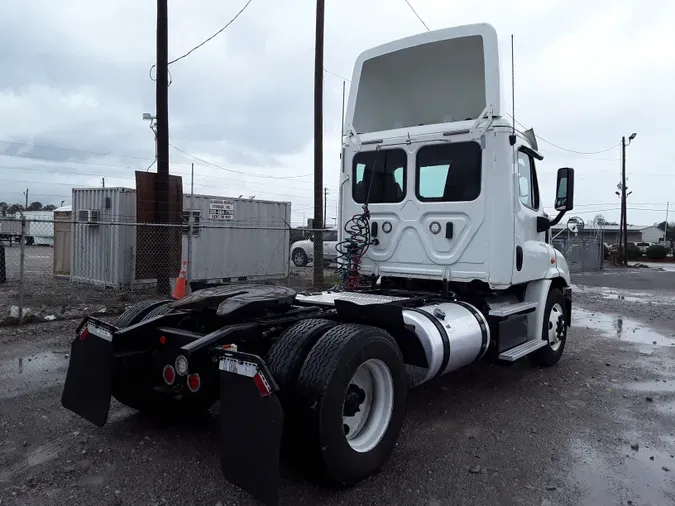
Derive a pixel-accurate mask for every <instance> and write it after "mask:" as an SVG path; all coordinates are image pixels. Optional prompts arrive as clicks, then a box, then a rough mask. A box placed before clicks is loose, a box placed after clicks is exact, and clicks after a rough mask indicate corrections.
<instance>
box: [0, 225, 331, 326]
mask: <svg viewBox="0 0 675 506" xmlns="http://www.w3.org/2000/svg"><path fill="white" fill-rule="evenodd" d="M313 232H314V231H312V230H308V229H303V230H298V229H291V228H290V227H289V226H288V225H287V224H286V223H285V222H283V220H279V221H278V222H277V221H274V220H258V219H250V220H243V221H229V222H226V223H223V224H222V225H221V224H216V225H213V224H207V223H203V222H202V223H200V220H199V216H198V215H189V213H188V216H185V217H184V222H183V223H180V224H166V225H163V224H153V223H135V222H133V221H131V220H124V219H122V218H120V217H118V218H117V219H116V220H115V221H112V222H103V221H95V220H94V221H91V220H88V221H81V220H73V219H71V218H68V219H58V217H57V218H56V219H54V220H29V219H21V218H20V217H18V218H16V219H6V218H4V219H0V242H1V244H0V323H1V324H3V325H15V324H20V323H30V322H41V321H52V320H64V319H73V318H80V317H82V316H84V315H87V314H96V315H105V314H108V315H112V314H119V313H121V312H123V311H124V309H125V308H126V307H127V306H128V305H130V304H132V303H135V302H137V301H139V300H143V299H147V298H157V297H165V296H169V294H171V293H172V291H173V289H174V287H175V286H176V281H177V279H178V278H179V277H180V276H181V271H182V270H183V269H184V271H183V276H184V277H185V279H186V282H187V284H188V286H190V283H192V286H194V287H195V288H199V287H200V286H203V285H204V284H210V283H229V282H233V283H237V282H246V283H267V284H284V285H287V286H291V287H293V288H296V289H308V288H312V287H313V277H312V275H313V269H312V268H311V266H312V258H311V256H312V255H313V244H312V237H313ZM325 234H326V232H324V235H325ZM327 239H331V238H330V237H328V238H327ZM334 246H335V241H330V240H327V241H326V243H325V246H324V251H325V254H326V255H325V256H326V259H327V260H328V262H327V264H326V270H325V271H324V281H325V285H324V286H322V287H321V288H323V287H326V286H331V285H333V284H335V282H336V280H337V278H336V275H335V268H334V266H332V267H331V266H330V265H328V264H329V263H330V260H331V259H334V257H335V252H334ZM331 248H332V250H331ZM299 251H302V252H303V254H305V255H306V257H307V258H306V259H305V260H306V261H300V262H298V261H297V260H298V255H299V254H298V252H299ZM331 251H332V252H331ZM293 252H295V254H296V256H295V260H296V261H295V262H294V261H293V260H292V259H293V257H292V253H293Z"/></svg>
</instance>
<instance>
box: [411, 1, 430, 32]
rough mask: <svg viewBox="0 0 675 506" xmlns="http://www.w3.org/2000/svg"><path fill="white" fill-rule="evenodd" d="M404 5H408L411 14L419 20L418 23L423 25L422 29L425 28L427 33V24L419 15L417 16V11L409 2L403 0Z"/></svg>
mask: <svg viewBox="0 0 675 506" xmlns="http://www.w3.org/2000/svg"><path fill="white" fill-rule="evenodd" d="M405 3H407V4H408V7H410V10H411V11H413V13H414V14H415V16H417V19H419V20H420V23H422V24H423V25H424V28H426V29H427V32H428V31H429V27H428V26H427V24H426V23H425V22H424V20H423V19H422V18H421V17H420V15H419V14H417V11H416V10H415V8H414V7H413V6H412V5H411V4H410V2H409V1H408V0H405Z"/></svg>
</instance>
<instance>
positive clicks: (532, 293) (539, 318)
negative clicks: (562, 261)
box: [525, 272, 557, 341]
mask: <svg viewBox="0 0 675 506" xmlns="http://www.w3.org/2000/svg"><path fill="white" fill-rule="evenodd" d="M556 273H557V272H556ZM556 277H557V276H556ZM552 284H553V280H552V279H539V280H536V281H530V282H529V283H528V284H527V288H526V289H525V301H526V302H536V303H537V310H536V311H533V312H531V313H529V314H528V315H527V339H528V341H531V340H533V339H541V329H542V326H543V325H544V308H545V307H546V299H547V298H548V292H549V291H550V290H551V285H552Z"/></svg>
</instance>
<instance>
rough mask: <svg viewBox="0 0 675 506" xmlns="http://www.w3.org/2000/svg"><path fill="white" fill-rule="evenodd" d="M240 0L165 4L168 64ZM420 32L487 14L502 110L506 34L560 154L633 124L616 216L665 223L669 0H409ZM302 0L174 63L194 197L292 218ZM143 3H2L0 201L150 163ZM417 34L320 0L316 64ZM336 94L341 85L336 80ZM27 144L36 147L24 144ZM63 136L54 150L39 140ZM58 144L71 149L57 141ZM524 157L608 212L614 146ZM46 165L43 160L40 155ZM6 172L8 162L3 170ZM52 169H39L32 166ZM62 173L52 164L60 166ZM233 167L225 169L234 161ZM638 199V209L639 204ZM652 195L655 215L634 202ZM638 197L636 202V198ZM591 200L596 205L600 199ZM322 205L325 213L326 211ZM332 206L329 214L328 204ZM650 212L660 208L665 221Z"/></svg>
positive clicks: (267, 6)
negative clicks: (573, 172)
mask: <svg viewBox="0 0 675 506" xmlns="http://www.w3.org/2000/svg"><path fill="white" fill-rule="evenodd" d="M244 2H245V0H241V1H238V2H229V3H227V4H223V3H222V2H217V1H215V0H203V1H201V2H199V6H198V7H197V6H196V5H195V3H194V2H188V1H187V0H175V1H172V2H171V4H170V6H169V19H170V47H169V53H170V56H171V58H175V57H177V56H180V55H181V54H183V53H185V52H186V51H188V50H189V49H190V48H192V47H194V46H195V45H196V44H198V43H199V42H201V41H202V40H204V38H205V37H208V36H210V35H211V34H213V33H215V32H216V31H217V30H218V29H219V28H220V27H222V26H223V25H224V24H225V23H226V22H227V21H228V20H230V19H231V18H232V17H233V16H234V14H236V12H237V11H238V10H239V9H240V8H241V7H242V6H243V4H244ZM413 4H414V6H415V8H416V10H417V12H418V13H419V14H420V16H422V18H423V19H425V21H426V22H427V24H428V25H429V26H430V27H431V28H432V29H435V28H441V27H445V26H452V25H458V24H464V23H472V22H480V21H486V22H489V23H491V24H493V25H494V26H495V27H496V28H497V30H498V33H499V36H500V45H501V58H500V60H501V67H502V71H503V75H502V83H503V90H502V91H503V95H504V108H505V110H508V111H510V110H511V98H510V92H511V89H510V82H511V76H510V67H511V65H510V64H511V62H510V35H511V34H512V33H513V34H514V35H515V56H516V76H515V82H516V118H517V119H518V121H519V122H521V123H523V124H525V125H527V126H534V127H535V131H536V132H537V133H538V134H540V135H542V136H543V139H546V140H548V141H551V142H552V143H554V144H557V145H558V146H561V147H563V148H567V149H571V150H575V151H581V152H592V151H598V150H601V149H603V148H607V147H610V146H613V145H616V144H617V143H618V142H619V141H620V139H621V136H623V135H625V136H627V135H629V134H630V133H631V132H633V131H636V132H638V137H637V138H636V139H635V141H634V142H633V143H632V144H631V146H630V147H629V148H628V150H627V162H628V165H627V166H628V172H629V174H630V179H629V186H630V187H631V190H632V191H633V194H632V195H631V199H634V200H633V201H634V202H635V204H634V205H633V204H630V201H629V206H632V207H634V208H636V209H635V210H632V209H631V210H630V217H629V221H631V222H634V223H640V224H649V223H653V222H656V221H661V220H662V219H663V217H665V211H664V212H661V209H662V208H663V209H665V202H667V201H668V200H669V199H670V198H672V197H671V193H670V192H671V190H670V189H672V188H673V187H675V176H674V175H673V174H672V173H671V172H672V171H671V169H670V167H669V160H672V159H673V156H674V155H675V147H673V146H674V145H673V144H672V143H671V142H669V140H670V138H671V137H672V127H671V126H670V121H669V118H667V115H666V114H667V101H666V102H665V104H666V105H665V106H664V101H663V98H662V97H667V96H669V93H670V92H669V89H670V84H669V83H671V82H672V81H673V80H674V79H675V60H673V59H672V58H671V59H668V58H667V57H664V55H665V54H667V50H666V48H668V47H673V45H674V44H673V42H675V40H673V39H674V38H675V35H674V33H675V32H673V31H672V30H671V29H670V26H672V23H673V21H675V4H673V3H672V2H666V1H661V2H651V3H650V8H649V9H644V8H638V6H637V4H635V3H634V2H630V1H628V0H618V1H614V2H610V1H609V0H598V1H597V2H582V1H580V0H570V1H568V2H564V3H563V2H541V1H536V0H514V1H511V2H503V1H498V0H490V1H485V2H481V3H476V2H471V1H468V0H462V1H460V0H457V1H453V2H447V1H441V0H415V2H413ZM314 15H315V12H314V5H313V3H312V2H301V1H296V2H270V1H263V0H254V1H253V2H252V3H251V5H250V7H249V8H248V9H247V10H246V11H245V12H244V13H243V14H242V15H241V16H240V18H239V19H238V20H237V21H235V23H233V24H232V26H230V27H229V28H228V29H227V30H226V31H225V32H223V33H222V34H221V35H219V36H218V37H217V38H215V39H214V40H212V41H211V42H209V43H208V44H206V45H205V46H203V47H202V48H200V49H199V50H197V51H195V52H194V53H193V54H191V55H190V56H189V57H187V58H185V59H184V60H181V61H179V62H177V63H175V64H174V65H172V67H171V74H172V79H173V82H172V85H171V87H170V88H169V105H170V119H171V125H170V135H171V142H172V144H174V145H175V146H177V147H179V148H181V149H183V150H184V151H186V152H187V153H191V154H194V155H196V156H198V157H199V158H202V159H204V160H207V161H210V162H213V163H214V164H217V165H218V166H219V167H220V168H219V167H215V166H214V165H208V164H205V163H201V162H199V161H197V160H195V159H194V158H190V157H189V156H187V155H184V154H182V153H180V152H177V151H175V150H172V152H171V158H172V169H171V170H172V171H174V172H176V173H180V174H181V175H183V176H184V186H185V187H187V185H189V176H190V164H191V163H192V162H194V163H195V182H196V191H200V192H205V193H206V192H208V193H215V194H223V195H234V196H238V195H239V194H247V195H252V194H257V195H258V196H261V197H264V198H270V199H273V198H278V199H281V200H291V201H292V202H293V209H294V211H295V212H294V220H296V221H297V220H300V219H301V216H302V213H303V212H304V213H305V215H306V216H308V215H309V213H311V207H312V205H313V197H312V188H313V186H312V179H311V177H300V178H295V179H271V178H270V176H271V177H288V176H299V175H303V174H308V173H311V172H312V168H313V147H312V129H313V43H314ZM154 24H155V12H154V4H153V3H152V2H138V1H135V0H119V1H117V2H107V3H93V2H88V1H85V0H63V1H62V2H57V3H55V2H44V1H41V0H23V1H22V2H8V5H6V6H3V9H2V12H0V45H1V46H2V47H3V48H5V49H4V50H3V53H2V65H3V72H2V73H0V113H1V114H2V118H3V121H2V122H1V123H0V141H10V142H13V143H15V144H7V143H0V154H4V155H9V156H0V181H1V182H2V184H3V192H4V194H3V195H2V196H1V197H0V200H3V199H4V200H7V199H9V200H14V201H20V200H21V199H22V198H23V196H22V193H21V192H23V191H24V190H25V187H26V186H29V187H30V188H31V193H34V194H35V195H40V198H42V199H43V200H44V201H49V202H52V203H57V204H58V203H60V200H62V199H63V198H64V197H65V199H67V198H68V195H69V191H70V187H71V186H72V185H83V184H94V185H97V184H99V183H100V179H101V177H106V178H107V179H106V181H111V183H112V184H120V185H122V184H126V185H129V184H133V171H134V170H136V169H138V170H146V169H147V167H148V165H150V163H151V162H152V160H153V157H154V141H153V134H152V132H150V131H149V128H148V124H147V122H144V121H143V120H142V119H141V114H142V113H143V112H146V111H147V112H153V111H154V109H155V104H154V88H155V82H153V81H152V80H151V79H150V77H149V75H148V72H149V69H150V66H151V65H152V63H153V61H154V58H155V50H154V43H155V40H154V38H155V29H154ZM422 30H424V28H423V26H422V25H421V23H420V22H419V20H417V18H416V17H415V16H414V15H413V13H412V12H411V11H410V9H409V8H408V7H407V5H406V4H405V2H403V1H402V0H401V1H399V0H390V1H387V2H385V1H384V0H372V1H369V2H359V1H357V0H343V1H342V2H328V3H327V6H326V37H325V67H326V69H328V70H330V71H331V72H333V73H336V74H338V75H341V76H343V77H345V78H348V79H351V78H352V66H353V62H354V60H355V59H356V57H357V56H358V54H359V53H360V52H361V51H363V50H364V49H367V48H369V47H372V46H374V45H378V44H381V43H384V42H387V41H390V40H393V39H396V38H400V37H404V36H408V35H411V34H414V33H418V32H420V31H422ZM347 91H349V86H348V85H347ZM341 100H342V81H341V80H340V79H339V78H336V77H335V76H333V75H331V74H329V73H326V74H324V108H325V110H324V115H325V118H324V128H325V139H324V152H325V154H324V167H325V168H324V173H325V182H326V185H327V186H328V187H329V190H330V195H329V206H335V204H336V202H337V193H338V189H337V184H338V177H339V149H340V148H339V129H340V122H341V120H340V111H341ZM30 145H37V146H40V147H31V146H30ZM52 148H62V149H52ZM65 148H70V149H71V150H70V151H69V150H68V149H65ZM540 148H541V151H542V152H543V154H544V155H545V157H546V158H545V160H544V162H542V163H541V164H540V165H539V171H540V178H539V179H540V185H541V189H542V196H543V200H544V203H545V204H546V205H550V203H551V201H552V197H553V186H554V184H555V180H554V178H555V170H556V168H557V167H560V166H572V167H575V168H576V169H577V191H578V194H577V199H576V203H577V205H578V209H577V211H575V212H578V213H579V214H580V215H582V216H583V217H584V218H592V215H593V213H596V212H598V211H599V210H603V211H602V212H603V213H604V214H605V215H606V216H607V217H608V219H613V220H617V219H618V203H617V201H616V200H617V199H616V196H615V195H614V191H615V189H616V183H617V182H618V174H619V169H620V163H619V157H620V151H619V149H618V148H616V149H614V150H611V151H608V152H606V153H602V154H598V155H579V154H575V153H572V152H570V151H566V150H564V149H559V148H556V147H554V146H552V145H550V144H548V143H546V142H544V141H543V140H541V141H540ZM45 160H49V161H45ZM7 167H9V168H7ZM46 169H49V170H50V171H52V172H46ZM59 171H61V174H59ZM232 171H234V172H232ZM644 203H647V204H650V205H649V206H647V205H646V204H644ZM647 207H649V208H650V209H655V211H642V210H640V209H644V208H647ZM638 208H639V209H638ZM604 210H606V211H604ZM333 214H334V213H333ZM329 215H330V212H329ZM662 215H663V216H662Z"/></svg>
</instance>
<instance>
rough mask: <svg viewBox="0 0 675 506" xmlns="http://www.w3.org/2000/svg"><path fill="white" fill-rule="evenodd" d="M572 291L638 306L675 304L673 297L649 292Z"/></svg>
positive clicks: (577, 287)
mask: <svg viewBox="0 0 675 506" xmlns="http://www.w3.org/2000/svg"><path fill="white" fill-rule="evenodd" d="M572 291H573V292H577V293H597V294H598V295H601V296H602V297H603V298H604V299H608V300H623V301H626V302H637V303H640V304H652V305H660V306H668V305H671V304H675V297H669V296H664V295H658V294H654V293H650V292H635V291H627V290H616V289H614V288H607V287H602V286H585V285H575V284H573V285H572Z"/></svg>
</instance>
